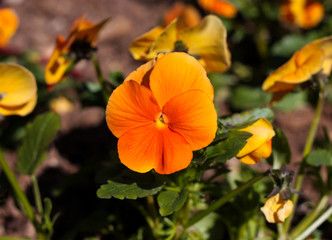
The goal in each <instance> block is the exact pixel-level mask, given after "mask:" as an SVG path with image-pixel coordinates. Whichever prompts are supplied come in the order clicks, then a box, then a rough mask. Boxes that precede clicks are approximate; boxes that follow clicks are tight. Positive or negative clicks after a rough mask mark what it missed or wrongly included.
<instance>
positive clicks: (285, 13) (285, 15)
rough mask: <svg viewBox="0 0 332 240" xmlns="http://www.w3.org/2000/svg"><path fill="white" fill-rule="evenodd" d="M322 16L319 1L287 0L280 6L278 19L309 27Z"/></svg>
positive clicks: (305, 27) (313, 25)
mask: <svg viewBox="0 0 332 240" xmlns="http://www.w3.org/2000/svg"><path fill="white" fill-rule="evenodd" d="M323 16H324V7H323V5H322V4H321V3H319V2H315V1H311V0H288V1H284V2H283V3H282V4H281V7H280V19H281V21H283V22H286V23H290V24H294V25H297V26H299V27H301V28H303V29H309V28H313V27H315V26H316V25H317V24H319V23H320V22H321V21H322V19H323Z"/></svg>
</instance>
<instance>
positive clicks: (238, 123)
mask: <svg viewBox="0 0 332 240" xmlns="http://www.w3.org/2000/svg"><path fill="white" fill-rule="evenodd" d="M258 118H266V119H267V120H269V121H270V122H271V121H273V119H274V113H273V111H272V110H271V109H269V108H255V109H253V110H251V111H245V112H241V113H237V114H233V115H231V116H229V117H224V118H221V119H220V122H221V123H222V124H223V125H225V126H231V127H237V128H243V127H244V126H248V125H249V124H251V123H252V122H253V121H255V120H257V119H258Z"/></svg>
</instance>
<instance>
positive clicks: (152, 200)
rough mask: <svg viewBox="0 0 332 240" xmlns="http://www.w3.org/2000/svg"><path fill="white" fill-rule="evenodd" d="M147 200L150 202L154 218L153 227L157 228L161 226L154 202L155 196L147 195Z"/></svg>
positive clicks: (150, 209) (151, 213) (150, 210)
mask: <svg viewBox="0 0 332 240" xmlns="http://www.w3.org/2000/svg"><path fill="white" fill-rule="evenodd" d="M146 200H147V203H148V208H149V212H150V215H151V217H152V219H153V224H154V226H153V227H154V228H156V229H157V228H158V227H159V219H158V214H157V211H156V207H155V203H154V198H153V196H152V195H149V196H147V197H146Z"/></svg>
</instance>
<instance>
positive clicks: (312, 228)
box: [294, 206, 332, 240]
mask: <svg viewBox="0 0 332 240" xmlns="http://www.w3.org/2000/svg"><path fill="white" fill-rule="evenodd" d="M331 215H332V206H330V207H329V208H328V209H327V210H326V211H325V212H324V213H323V214H322V215H320V217H318V218H317V220H316V221H315V222H313V223H312V224H311V225H310V226H308V228H307V229H305V230H304V232H303V233H302V234H301V235H299V236H297V237H296V238H294V239H295V240H302V239H305V238H306V237H307V236H309V235H310V234H311V233H312V232H313V231H315V230H316V229H317V228H318V227H319V226H320V225H321V224H322V223H323V222H325V221H326V220H327V219H328V218H329V217H330V216H331Z"/></svg>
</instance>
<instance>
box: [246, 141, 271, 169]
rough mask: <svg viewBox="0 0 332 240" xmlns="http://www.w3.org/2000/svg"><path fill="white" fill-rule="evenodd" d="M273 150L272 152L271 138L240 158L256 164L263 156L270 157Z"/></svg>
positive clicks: (247, 162)
mask: <svg viewBox="0 0 332 240" xmlns="http://www.w3.org/2000/svg"><path fill="white" fill-rule="evenodd" d="M271 152H272V140H271V139H270V140H269V141H267V142H266V143H264V144H263V145H262V146H260V147H259V148H257V149H255V150H254V151H252V152H250V153H249V154H247V155H244V156H243V157H241V158H240V160H241V162H243V163H245V164H256V163H258V162H260V160H261V159H262V158H268V157H269V156H270V155H271Z"/></svg>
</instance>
